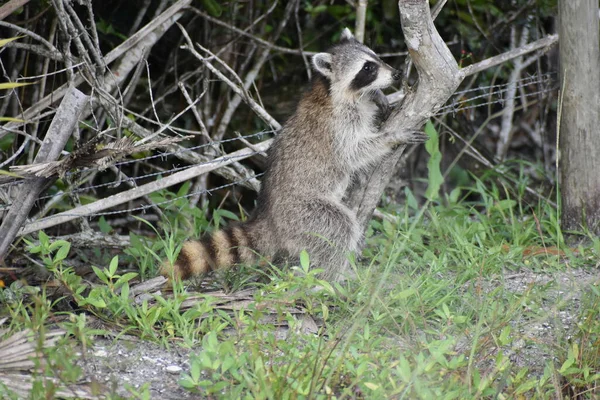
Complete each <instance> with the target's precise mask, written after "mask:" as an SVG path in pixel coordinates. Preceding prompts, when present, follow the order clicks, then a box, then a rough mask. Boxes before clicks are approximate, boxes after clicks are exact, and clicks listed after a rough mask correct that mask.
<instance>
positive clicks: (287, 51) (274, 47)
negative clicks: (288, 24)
mask: <svg viewBox="0 0 600 400" xmlns="http://www.w3.org/2000/svg"><path fill="white" fill-rule="evenodd" d="M190 11H192V12H194V13H196V14H198V15H200V16H201V17H202V18H205V19H206V20H208V21H210V22H212V23H215V24H217V25H220V26H223V27H225V28H227V29H231V30H232V31H234V32H236V33H239V34H240V35H243V36H246V37H247V38H250V39H252V40H254V41H255V42H257V43H258V44H260V45H261V46H264V47H267V48H269V50H274V51H278V52H280V53H285V54H296V55H301V54H306V55H310V56H312V55H314V54H316V52H314V51H304V50H302V49H290V48H288V47H282V46H277V45H274V44H273V43H271V42H269V41H267V40H264V39H261V38H259V37H257V36H254V35H252V34H251V33H248V32H245V31H244V30H242V29H240V28H236V27H235V26H232V25H229V24H227V23H225V22H223V21H221V20H219V19H217V18H213V17H211V16H210V15H208V14H206V13H205V12H202V11H200V10H198V9H197V8H194V7H190Z"/></svg>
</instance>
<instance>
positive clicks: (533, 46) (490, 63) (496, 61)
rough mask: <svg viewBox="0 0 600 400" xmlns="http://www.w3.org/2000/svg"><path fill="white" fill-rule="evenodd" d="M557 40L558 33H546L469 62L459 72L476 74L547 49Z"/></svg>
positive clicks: (463, 74)
mask: <svg viewBox="0 0 600 400" xmlns="http://www.w3.org/2000/svg"><path fill="white" fill-rule="evenodd" d="M556 42H558V35H556V34H555V35H548V36H546V37H545V38H542V39H540V40H536V41H535V42H531V43H529V44H526V45H525V46H522V47H519V48H516V49H514V50H511V51H507V52H506V53H502V54H499V55H497V56H494V57H490V58H488V59H487V60H483V61H480V62H478V63H475V64H471V65H469V66H466V67H465V68H463V69H461V70H460V72H461V74H462V76H463V77H467V76H469V75H473V74H476V73H478V72H481V71H483V70H486V69H488V68H491V67H495V66H496V65H500V64H503V63H505V62H507V61H508V60H512V59H513V58H516V57H519V56H522V55H523V54H527V53H531V52H532V51H536V50H541V49H544V50H545V49H547V48H548V47H550V46H552V45H554V44H555V43H556Z"/></svg>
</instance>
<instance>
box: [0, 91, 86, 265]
mask: <svg viewBox="0 0 600 400" xmlns="http://www.w3.org/2000/svg"><path fill="white" fill-rule="evenodd" d="M88 99H89V98H88V96H86V95H84V94H83V93H81V92H80V91H79V90H77V89H75V88H74V87H72V88H70V90H69V91H68V92H67V94H66V96H65V97H64V98H63V101H62V102H61V103H60V106H59V107H58V110H56V115H55V116H54V119H53V120H52V123H51V124H50V127H49V128H48V133H47V134H46V137H45V139H44V142H43V143H42V146H41V147H40V150H39V151H38V154H37V156H36V157H35V162H37V163H42V162H47V161H53V160H56V159H57V158H58V156H59V155H60V152H61V151H62V150H63V149H64V147H65V144H66V143H67V140H68V139H69V137H70V136H71V133H72V132H73V129H75V127H76V125H77V122H78V121H79V116H80V115H81V114H82V113H83V109H84V106H85V105H86V103H87V101H88ZM53 181H54V179H50V178H35V179H32V180H31V181H29V182H27V183H26V184H24V185H23V187H22V188H21V189H20V192H19V195H18V196H17V197H16V198H17V199H18V200H19V202H18V204H17V203H14V204H13V206H12V207H11V208H10V210H9V212H8V214H7V216H6V217H5V218H4V220H3V221H2V225H1V226H0V260H2V259H4V256H5V255H6V252H7V251H8V248H9V246H10V244H11V243H12V241H13V239H14V238H15V236H16V234H17V231H18V230H19V228H21V225H23V223H24V222H25V219H26V218H27V215H29V211H30V210H31V208H32V207H33V205H34V203H35V201H36V200H37V198H38V196H39V194H40V193H41V192H42V190H43V189H44V188H45V187H47V186H48V185H49V184H51V183H52V182H53Z"/></svg>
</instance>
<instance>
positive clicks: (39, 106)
mask: <svg viewBox="0 0 600 400" xmlns="http://www.w3.org/2000/svg"><path fill="white" fill-rule="evenodd" d="M191 2H192V0H178V1H177V2H175V3H174V4H173V5H172V6H171V7H169V8H168V9H167V10H165V11H164V12H163V13H162V14H161V15H160V17H158V18H155V19H153V20H152V21H150V22H149V23H148V24H147V25H145V26H144V27H143V28H142V29H140V30H139V31H138V32H137V33H136V34H135V35H133V36H131V37H130V38H129V39H127V40H125V41H124V42H123V43H121V44H120V45H119V46H118V47H116V48H115V49H113V50H112V51H110V52H109V53H108V54H107V55H106V56H105V57H104V62H105V63H106V64H107V65H108V64H110V63H112V62H113V61H115V60H116V59H118V58H119V57H121V56H122V55H123V54H126V53H127V52H130V51H131V50H132V49H133V48H135V46H136V45H138V44H139V43H140V42H142V45H141V47H144V46H145V47H148V46H150V45H151V44H153V43H155V42H156V40H158V38H159V37H160V36H161V35H162V33H164V31H166V29H168V28H169V27H170V26H171V24H172V23H174V22H175V21H176V20H177V19H179V18H180V17H181V15H182V11H181V10H182V9H183V8H185V7H187V6H189V5H190V3H191ZM2 24H5V22H1V21H0V26H2ZM156 31H158V32H156ZM157 35H158V37H157ZM128 56H129V54H128ZM83 82H84V79H83V76H82V75H81V74H80V73H77V74H75V82H74V83H73V84H74V85H75V86H78V85H80V84H81V83H83ZM68 88H69V85H68V84H64V85H62V86H60V87H59V88H57V89H56V90H54V91H53V92H52V93H50V94H48V95H47V96H46V97H44V98H43V99H41V100H40V101H38V102H37V103H35V104H34V105H32V106H31V107H29V108H28V109H27V110H26V111H25V112H24V113H23V114H22V115H21V118H22V119H24V120H26V121H28V120H31V119H33V118H34V117H35V116H36V115H38V114H40V113H41V112H42V110H43V109H45V108H46V107H48V106H50V105H52V104H54V103H56V102H58V101H60V99H62V98H63V96H64V95H65V93H66V92H67V90H68ZM20 125H21V123H18V122H9V123H7V124H6V125H5V126H6V128H8V129H10V128H14V127H15V126H20ZM8 129H6V130H5V129H4V126H0V139H1V138H2V137H4V136H5V135H6V134H7V133H8Z"/></svg>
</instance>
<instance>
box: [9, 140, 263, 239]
mask: <svg viewBox="0 0 600 400" xmlns="http://www.w3.org/2000/svg"><path fill="white" fill-rule="evenodd" d="M270 145H271V140H265V141H264V142H261V143H259V144H256V145H255V148H256V149H257V150H259V151H266V150H267V148H268V147H269V146H270ZM254 154H256V153H255V152H254V151H253V150H252V149H242V150H238V151H235V152H233V153H231V154H228V155H226V156H223V157H219V158H215V159H214V160H212V161H210V164H202V165H196V166H194V167H190V168H188V169H186V170H184V171H180V172H176V173H174V174H172V175H169V176H167V177H164V178H162V179H159V180H157V181H155V182H150V183H147V184H145V185H141V186H138V187H136V188H133V189H130V190H127V191H125V192H121V193H118V194H115V195H113V196H109V197H106V198H104V199H101V200H98V201H95V202H93V203H90V204H86V205H84V206H80V207H77V208H74V209H72V210H69V211H65V212H62V213H59V214H56V215H53V216H51V217H47V218H43V219H40V220H38V221H36V222H32V223H30V224H28V225H26V226H25V227H24V228H23V229H21V230H20V231H19V235H20V236H22V235H26V234H28V233H32V232H35V231H39V230H41V229H47V228H50V227H51V226H55V225H59V224H62V223H65V222H68V221H72V220H74V219H76V218H81V217H87V216H89V215H93V214H95V213H98V212H100V211H102V210H106V209H108V208H111V207H115V206H118V205H120V204H124V203H127V202H128V201H130V200H133V199H137V198H139V197H142V196H144V195H147V194H150V193H152V192H156V191H157V190H161V189H164V188H167V187H169V186H172V185H175V184H178V183H181V182H185V181H187V180H190V179H193V178H195V177H197V176H199V175H201V174H205V173H207V172H210V171H213V170H215V169H217V168H220V167H223V166H226V165H229V164H233V163H234V162H236V161H240V160H243V159H245V158H248V157H250V156H252V155H254Z"/></svg>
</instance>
